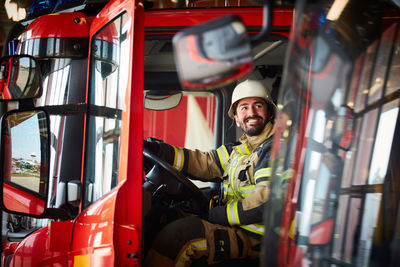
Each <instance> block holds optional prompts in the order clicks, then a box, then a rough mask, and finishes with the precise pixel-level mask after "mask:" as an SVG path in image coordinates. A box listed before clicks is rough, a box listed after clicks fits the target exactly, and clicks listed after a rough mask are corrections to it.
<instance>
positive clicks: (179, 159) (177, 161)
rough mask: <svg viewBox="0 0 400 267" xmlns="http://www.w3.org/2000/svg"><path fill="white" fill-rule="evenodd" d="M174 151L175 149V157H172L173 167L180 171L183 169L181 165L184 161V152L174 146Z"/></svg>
mask: <svg viewBox="0 0 400 267" xmlns="http://www.w3.org/2000/svg"><path fill="white" fill-rule="evenodd" d="M173 148H174V151H175V157H174V164H173V167H174V168H175V169H177V170H178V171H181V170H182V169H183V165H184V163H185V154H184V153H183V149H182V148H177V147H174V146H173Z"/></svg>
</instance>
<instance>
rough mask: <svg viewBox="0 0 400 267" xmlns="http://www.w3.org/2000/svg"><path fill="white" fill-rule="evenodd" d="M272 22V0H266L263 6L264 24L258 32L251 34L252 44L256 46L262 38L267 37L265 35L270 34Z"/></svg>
mask: <svg viewBox="0 0 400 267" xmlns="http://www.w3.org/2000/svg"><path fill="white" fill-rule="evenodd" d="M271 24H272V7H271V2H270V1H268V0H265V4H264V6H263V24H262V27H261V30H260V32H259V33H258V34H256V35H254V36H251V39H250V41H251V45H252V46H255V45H257V44H258V43H259V42H260V41H261V40H263V39H264V38H265V36H266V35H267V34H268V32H269V31H270V29H271Z"/></svg>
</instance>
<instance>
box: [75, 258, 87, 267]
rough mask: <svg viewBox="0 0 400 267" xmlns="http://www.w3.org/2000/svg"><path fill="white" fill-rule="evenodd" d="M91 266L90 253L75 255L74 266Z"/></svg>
mask: <svg viewBox="0 0 400 267" xmlns="http://www.w3.org/2000/svg"><path fill="white" fill-rule="evenodd" d="M86 266H90V255H76V256H74V267H86Z"/></svg>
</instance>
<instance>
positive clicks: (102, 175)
mask: <svg viewBox="0 0 400 267" xmlns="http://www.w3.org/2000/svg"><path fill="white" fill-rule="evenodd" d="M128 29H129V27H128V19H127V15H126V14H122V15H120V16H119V17H117V18H116V19H115V20H113V21H112V22H111V23H109V24H108V25H107V26H105V27H104V28H103V29H101V30H100V31H99V32H98V33H97V34H96V35H95V36H94V37H93V39H92V43H91V48H90V49H91V58H90V78H89V79H90V80H89V82H90V86H89V92H88V102H89V103H88V105H89V106H88V121H87V126H86V127H87V128H86V129H87V132H86V148H85V151H86V152H85V173H84V188H85V189H84V190H85V193H84V205H85V206H84V207H87V206H88V205H90V203H92V202H94V201H96V200H98V199H100V198H101V197H102V196H104V195H105V194H107V193H108V192H110V191H111V190H112V189H113V188H114V187H115V186H116V185H117V184H118V176H119V154H120V141H121V140H120V132H121V127H122V121H121V117H122V112H123V111H124V110H125V108H126V107H125V102H124V99H125V91H126V88H127V81H128V70H129V65H128V63H129V57H130V56H129V55H130V51H129V39H128V37H129V35H128V33H127V31H128Z"/></svg>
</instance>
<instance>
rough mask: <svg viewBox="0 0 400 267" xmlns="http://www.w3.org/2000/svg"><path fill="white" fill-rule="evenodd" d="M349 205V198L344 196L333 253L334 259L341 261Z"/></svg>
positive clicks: (341, 201)
mask: <svg viewBox="0 0 400 267" xmlns="http://www.w3.org/2000/svg"><path fill="white" fill-rule="evenodd" d="M348 205H349V196H348V195H343V196H340V199H339V209H338V213H337V217H336V218H337V219H336V227H335V234H334V239H333V252H332V257H333V258H336V259H341V258H342V257H343V255H342V253H343V245H344V243H343V242H344V241H345V234H344V233H345V229H346V214H347V208H348Z"/></svg>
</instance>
